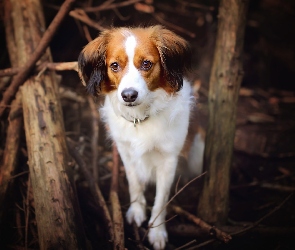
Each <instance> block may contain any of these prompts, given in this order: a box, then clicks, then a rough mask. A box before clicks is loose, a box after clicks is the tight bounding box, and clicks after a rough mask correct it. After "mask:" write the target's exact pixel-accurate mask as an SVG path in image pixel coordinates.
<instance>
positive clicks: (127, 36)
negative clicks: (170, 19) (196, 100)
mask: <svg viewBox="0 0 295 250" xmlns="http://www.w3.org/2000/svg"><path fill="white" fill-rule="evenodd" d="M78 65H79V67H78V68H79V76H80V78H81V80H82V83H83V84H84V85H85V86H86V89H87V91H88V92H89V93H90V94H92V95H97V94H99V93H103V94H107V93H109V92H111V91H113V90H117V91H118V94H117V96H118V99H119V101H120V102H121V103H122V104H124V105H127V106H135V105H139V104H140V103H141V102H142V101H143V99H144V98H145V96H146V95H147V94H148V92H149V91H154V90H156V89H158V88H163V89H164V90H165V91H166V92H168V93H175V92H177V91H179V90H180V89H181V87H182V85H183V74H184V73H185V71H186V70H187V69H188V68H189V67H190V53H189V49H188V44H187V43H186V41H185V40H184V39H183V38H181V37H179V36H177V35H176V34H175V33H173V32H171V31H169V30H167V29H165V28H164V27H162V26H159V25H157V26H152V27H148V28H113V29H109V30H106V31H104V32H102V33H101V35H100V36H99V37H97V38H96V39H94V40H93V41H91V42H90V43H89V44H88V45H86V47H85V48H84V49H83V50H82V52H81V54H80V56H79V59H78Z"/></svg>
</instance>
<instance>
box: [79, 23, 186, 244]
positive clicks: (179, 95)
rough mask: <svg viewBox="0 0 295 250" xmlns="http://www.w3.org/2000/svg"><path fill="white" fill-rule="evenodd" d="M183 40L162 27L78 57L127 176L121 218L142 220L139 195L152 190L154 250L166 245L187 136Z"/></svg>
mask: <svg viewBox="0 0 295 250" xmlns="http://www.w3.org/2000/svg"><path fill="white" fill-rule="evenodd" d="M189 57H190V53H189V50H188V45H187V43H186V41H185V40H184V39H182V38H181V37H179V36H177V35H176V34H175V33H173V32H171V31H169V30H167V29H165V28H163V27H162V26H159V25H157V26H152V27H147V28H112V29H109V30H106V31H104V32H102V33H101V35H100V36H99V37H97V38H96V39H94V40H93V41H92V42H90V43H89V44H88V45H87V46H86V47H85V48H84V49H83V51H82V52H81V54H80V56H79V60H78V61H79V62H78V63H79V75H80V77H81V79H82V82H83V84H84V85H85V86H86V88H87V91H88V92H89V93H91V94H93V95H97V94H98V93H102V94H105V96H106V98H105V103H104V106H103V107H102V108H101V112H102V117H103V119H104V121H105V123H106V124H107V125H108V127H109V133H110V136H111V138H112V139H113V140H114V141H115V143H116V145H117V147H118V151H119V153H120V156H121V158H122V161H123V163H124V166H125V169H126V175H127V179H128V183H129V192H130V199H131V205H130V207H129V209H128V211H127V214H126V217H127V221H128V222H129V223H132V222H133V221H135V222H136V224H137V225H138V226H140V225H141V224H142V222H143V221H145V220H146V200H145V197H144V191H145V187H146V185H147V184H148V183H149V182H154V183H156V197H155V202H154V206H153V209H152V213H151V218H150V220H149V223H150V224H152V225H153V227H152V228H151V229H150V231H149V234H148V238H149V241H150V243H151V244H152V245H153V247H154V249H163V248H164V247H165V244H166V241H167V232H166V227H165V223H164V221H165V215H166V209H165V204H166V203H167V200H168V196H169V193H170V188H171V184H172V182H173V179H174V175H175V170H176V166H177V162H178V156H179V154H180V152H181V149H182V147H183V145H184V142H185V138H186V135H187V132H188V125H189V116H190V105H191V103H192V95H191V86H190V83H189V82H187V81H186V80H185V79H184V78H183V74H184V73H185V72H186V70H187V68H188V67H189V63H190V59H189Z"/></svg>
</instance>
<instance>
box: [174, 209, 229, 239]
mask: <svg viewBox="0 0 295 250" xmlns="http://www.w3.org/2000/svg"><path fill="white" fill-rule="evenodd" d="M172 210H173V211H174V212H175V213H177V214H179V215H181V216H184V217H185V218H187V219H188V220H190V221H192V222H193V223H195V224H196V225H197V226H199V227H200V228H201V229H202V231H204V232H206V233H207V235H208V236H210V237H214V238H216V239H218V240H220V241H222V242H224V243H228V242H229V241H230V240H231V239H232V237H231V236H230V235H229V234H227V233H225V232H223V231H221V230H220V229H218V228H216V227H214V226H211V225H209V224H208V223H206V222H205V221H203V220H201V219H200V218H198V217H196V216H195V215H193V214H191V213H189V212H187V211H185V210H183V209H182V208H181V207H179V206H172Z"/></svg>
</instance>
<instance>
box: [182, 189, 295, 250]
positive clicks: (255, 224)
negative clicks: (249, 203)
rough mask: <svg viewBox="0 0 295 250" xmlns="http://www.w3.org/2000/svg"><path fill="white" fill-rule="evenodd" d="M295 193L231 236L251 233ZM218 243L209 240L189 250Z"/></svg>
mask: <svg viewBox="0 0 295 250" xmlns="http://www.w3.org/2000/svg"><path fill="white" fill-rule="evenodd" d="M293 194H294V193H291V194H289V195H288V196H287V197H286V198H285V199H284V200H283V201H282V202H281V203H280V204H279V205H278V206H276V207H275V208H274V209H273V210H271V211H270V212H269V213H267V214H266V215H264V216H263V217H261V218H260V219H259V220H257V221H256V222H255V223H253V224H252V225H250V226H248V227H246V228H244V229H242V230H240V231H237V232H234V233H232V234H231V236H235V235H238V234H241V233H245V232H246V231H249V230H251V229H252V228H254V227H256V226H258V225H259V224H260V223H261V222H262V221H263V220H265V219H266V218H268V217H269V216H271V215H272V214H274V213H275V212H276V211H278V210H279V209H281V207H282V206H284V205H285V203H286V202H287V201H288V200H289V199H290V198H291V197H292V195H293ZM214 241H216V240H215V239H211V240H207V241H205V242H202V243H200V244H198V245H196V246H193V247H191V248H189V249H188V250H193V249H198V248H200V247H203V246H206V245H208V244H210V243H212V242H214Z"/></svg>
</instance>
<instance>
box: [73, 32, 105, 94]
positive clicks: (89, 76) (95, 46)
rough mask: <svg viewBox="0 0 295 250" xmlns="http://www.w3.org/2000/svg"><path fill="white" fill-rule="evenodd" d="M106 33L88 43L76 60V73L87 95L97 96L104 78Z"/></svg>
mask: <svg viewBox="0 0 295 250" xmlns="http://www.w3.org/2000/svg"><path fill="white" fill-rule="evenodd" d="M107 34H108V33H107V32H103V33H102V34H101V35H100V36H99V37H97V38H96V39H94V40H93V41H91V42H90V43H88V44H87V45H86V46H85V47H84V49H83V50H82V52H81V53H80V55H79V58H78V73H79V76H80V78H81V81H82V83H83V85H84V86H85V87H86V90H87V92H88V93H89V94H92V95H94V96H97V95H98V93H99V92H100V91H101V90H102V88H103V87H102V85H104V84H105V81H106V80H107V79H106V77H107V75H106V64H105V58H106V47H107V37H108V35H107Z"/></svg>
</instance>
